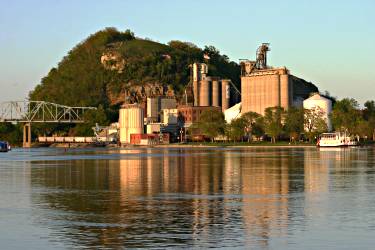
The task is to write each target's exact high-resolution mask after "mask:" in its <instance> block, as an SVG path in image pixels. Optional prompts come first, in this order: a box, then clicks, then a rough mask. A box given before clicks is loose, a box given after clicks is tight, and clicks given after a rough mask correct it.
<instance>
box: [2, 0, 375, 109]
mask: <svg viewBox="0 0 375 250" xmlns="http://www.w3.org/2000/svg"><path fill="white" fill-rule="evenodd" d="M374 12H375V1H365V0H363V1H359V0H358V1H354V0H353V1H349V0H341V1H334V0H332V1H320V0H315V1H307V0H306V1H304V0H298V1H297V0H295V1H294V0H289V1H288V0H285V1H273V0H268V1H259V0H258V1H235V0H233V1H220V0H216V1H210V0H207V1H195V0H191V1H162V0H159V1H152V0H149V1H142V0H138V1H126V0H124V1H108V0H106V1H104V0H103V1H99V0H98V1H94V0H90V1H88V0H87V1H85V0H76V1H74V0H64V1H62V0H35V1H31V0H30V1H20V0H18V1H17V0H0V55H1V57H0V101H7V100H13V99H18V100H20V99H24V98H25V97H26V96H27V94H28V92H29V91H30V90H32V89H33V88H34V86H35V85H36V84H38V83H39V82H40V79H41V78H42V77H43V76H45V75H46V74H47V73H48V71H49V69H50V68H51V67H54V66H56V65H57V63H58V62H59V61H60V60H61V59H62V57H63V56H64V55H66V54H67V52H68V51H69V50H70V49H71V48H72V47H74V46H75V45H76V44H77V43H78V42H80V41H82V40H84V39H85V38H86V37H87V36H88V35H90V34H92V33H94V32H96V31H97V30H99V29H103V28H105V27H116V28H117V29H119V30H126V29H131V30H132V31H133V32H134V33H135V34H136V35H137V36H139V37H148V38H151V39H153V40H156V41H160V42H163V43H167V42H168V41H170V40H182V41H190V42H193V43H195V44H197V45H198V46H200V47H203V46H205V45H214V46H215V47H216V48H218V49H219V50H220V51H221V52H222V53H224V54H226V55H228V56H229V57H230V59H231V60H233V61H238V59H240V58H253V57H254V56H255V50H256V48H257V46H258V45H259V44H260V43H262V42H270V43H271V52H270V53H269V59H268V62H269V64H270V65H272V66H286V67H288V68H289V69H290V71H291V73H292V74H294V75H296V76H298V77H301V78H304V79H306V80H308V81H312V82H313V83H315V84H316V85H317V86H318V87H319V89H320V90H321V91H325V90H327V91H329V92H330V93H331V94H332V95H334V96H337V97H339V98H343V97H353V98H355V99H357V100H358V101H359V102H360V103H363V102H364V101H366V100H369V99H375V70H374V69H373V67H374V66H375V28H374V27H373V25H374V24H375V14H374Z"/></svg>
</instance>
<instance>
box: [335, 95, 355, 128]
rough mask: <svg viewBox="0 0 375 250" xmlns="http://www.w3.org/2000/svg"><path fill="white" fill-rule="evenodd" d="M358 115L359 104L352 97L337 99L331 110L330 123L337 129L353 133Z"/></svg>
mask: <svg viewBox="0 0 375 250" xmlns="http://www.w3.org/2000/svg"><path fill="white" fill-rule="evenodd" d="M360 117H361V113H360V111H359V105H358V102H357V101H356V100H354V99H349V98H344V99H342V100H340V101H337V102H336V103H335V106H334V107H333V110H332V124H333V126H334V127H335V129H336V130H339V131H347V132H349V133H354V132H355V129H356V126H357V125H358V121H359V119H360Z"/></svg>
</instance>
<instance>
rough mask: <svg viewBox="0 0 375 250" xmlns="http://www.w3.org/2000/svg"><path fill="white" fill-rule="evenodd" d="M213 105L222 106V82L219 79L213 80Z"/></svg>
mask: <svg viewBox="0 0 375 250" xmlns="http://www.w3.org/2000/svg"><path fill="white" fill-rule="evenodd" d="M212 106H215V107H220V106H221V89H220V82H219V80H218V79H213V80H212Z"/></svg>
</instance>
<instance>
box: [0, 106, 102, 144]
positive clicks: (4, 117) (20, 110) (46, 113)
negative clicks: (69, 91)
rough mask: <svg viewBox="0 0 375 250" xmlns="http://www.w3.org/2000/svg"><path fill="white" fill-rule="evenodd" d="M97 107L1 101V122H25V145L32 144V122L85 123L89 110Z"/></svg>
mask: <svg viewBox="0 0 375 250" xmlns="http://www.w3.org/2000/svg"><path fill="white" fill-rule="evenodd" d="M95 109H96V108H95V107H69V106H65V105H60V104H56V103H52V102H45V101H10V102H2V103H0V123H1V122H11V123H24V126H23V146H24V147H30V146H31V123H83V122H85V121H84V118H83V116H84V114H85V111H87V110H95Z"/></svg>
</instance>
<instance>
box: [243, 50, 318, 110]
mask: <svg viewBox="0 0 375 250" xmlns="http://www.w3.org/2000/svg"><path fill="white" fill-rule="evenodd" d="M268 51H269V44H267V43H264V44H262V45H261V46H260V47H259V48H258V50H257V53H256V61H249V60H242V61H241V62H240V66H241V102H242V110H241V113H246V112H249V111H252V112H256V113H259V114H261V115H264V110H265V109H266V108H268V107H275V106H280V107H283V108H284V109H285V110H287V109H288V108H289V107H291V106H300V107H301V106H302V100H303V99H305V98H306V97H307V96H308V95H309V94H310V93H311V92H318V89H317V88H316V86H314V85H313V84H311V83H308V82H306V81H304V80H303V79H300V78H297V77H295V76H293V75H291V74H290V72H289V70H288V69H287V68H286V67H280V68H272V67H269V66H268V65H267V52H268Z"/></svg>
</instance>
